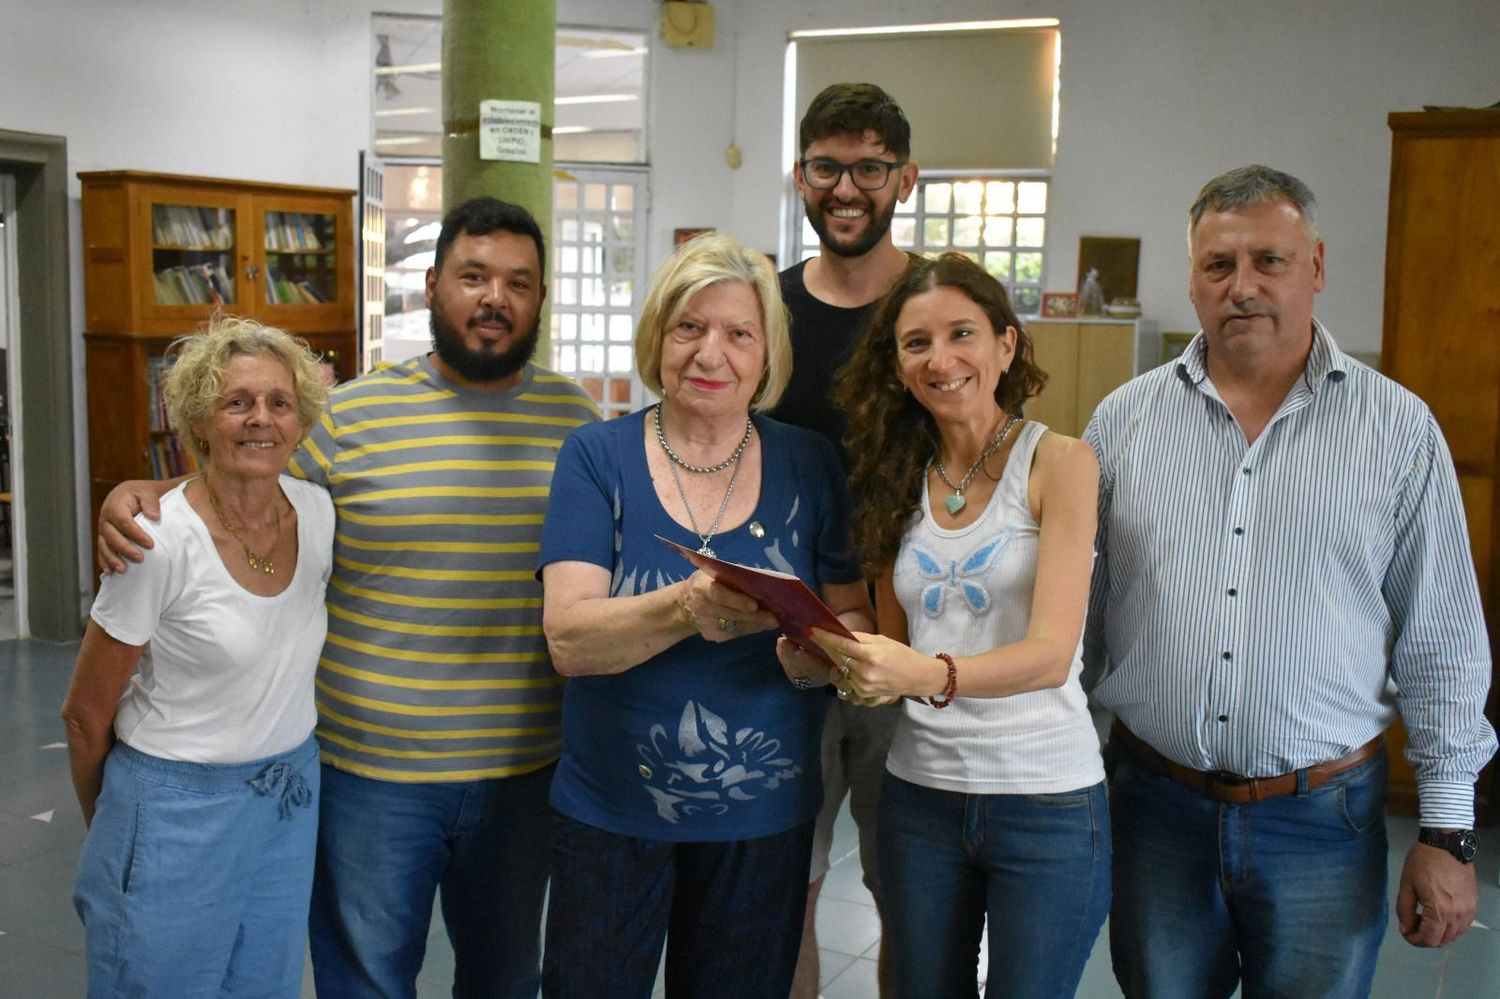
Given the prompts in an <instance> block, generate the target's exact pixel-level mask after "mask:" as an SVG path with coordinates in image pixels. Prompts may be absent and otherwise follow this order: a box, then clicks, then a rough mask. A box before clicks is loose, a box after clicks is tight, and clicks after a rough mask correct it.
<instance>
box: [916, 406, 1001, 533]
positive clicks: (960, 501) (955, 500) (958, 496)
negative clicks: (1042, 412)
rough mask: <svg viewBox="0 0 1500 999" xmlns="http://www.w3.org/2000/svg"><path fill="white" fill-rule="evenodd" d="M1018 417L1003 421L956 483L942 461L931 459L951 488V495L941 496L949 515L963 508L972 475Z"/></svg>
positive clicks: (946, 484)
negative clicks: (1002, 424)
mask: <svg viewBox="0 0 1500 999" xmlns="http://www.w3.org/2000/svg"><path fill="white" fill-rule="evenodd" d="M1020 419H1021V417H1020V415H1019V414H1018V415H1015V416H1012V417H1011V418H1010V419H1008V420H1006V421H1005V425H1004V426H1003V427H1001V428H1000V430H999V431H998V432H997V433H996V434H995V436H994V437H991V438H990V443H989V446H988V447H986V448H985V449H984V451H983V452H981V453H980V455H979V460H978V461H976V462H974V464H972V465H970V466H969V471H968V473H967V474H966V475H965V476H964V477H963V478H962V479H960V480H959V481H958V484H957V485H954V484H953V480H952V479H950V478H948V472H947V470H946V469H944V468H943V463H942V462H941V461H940V460H938V459H937V458H935V457H934V458H933V459H932V467H933V468H935V469H937V473H938V478H940V479H942V480H943V485H945V486H947V487H948V488H949V489H952V490H953V495H951V496H944V497H943V506H944V507H945V508H946V509H947V511H948V513H949V515H951V516H954V517H956V516H958V511H960V510H962V509H963V508H964V504H966V503H967V502H968V501H967V500H965V499H964V490H965V489H967V488H969V483H971V482H973V481H974V476H976V475H978V474H979V470H980V469H981V468H983V467H984V463H985V462H987V461H989V460H990V456H991V455H992V454H994V453H995V452H996V451H998V450H999V449H1000V445H1001V444H1003V443H1005V438H1006V437H1008V436H1010V431H1011V428H1012V427H1014V426H1015V425H1016V424H1017V423H1018V422H1019V421H1020Z"/></svg>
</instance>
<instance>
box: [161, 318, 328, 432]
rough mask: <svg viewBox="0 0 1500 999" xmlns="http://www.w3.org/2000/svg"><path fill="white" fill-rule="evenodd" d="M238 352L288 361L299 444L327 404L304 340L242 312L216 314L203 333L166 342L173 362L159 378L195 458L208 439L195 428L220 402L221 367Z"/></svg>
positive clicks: (315, 363) (170, 411)
mask: <svg viewBox="0 0 1500 999" xmlns="http://www.w3.org/2000/svg"><path fill="white" fill-rule="evenodd" d="M237 354H251V355H255V354H261V355H266V356H269V357H274V358H276V360H278V361H280V362H281V363H282V364H284V365H286V369H287V371H288V372H289V373H290V374H291V376H292V391H293V392H294V393H295V394H296V396H297V422H298V423H299V424H300V425H301V428H302V433H301V436H299V437H298V440H297V442H298V443H299V444H300V443H301V442H302V438H305V437H306V436H307V432H308V431H309V430H311V429H312V425H313V424H314V423H315V422H317V419H318V417H319V416H321V415H322V414H323V407H324V406H326V405H327V404H328V387H327V385H326V384H325V383H324V381H323V366H322V364H321V363H319V361H318V358H317V355H315V354H314V353H313V352H312V350H311V349H310V348H309V347H308V346H307V342H306V341H305V340H303V339H302V338H301V337H296V336H293V335H292V334H290V333H288V332H286V331H285V330H279V329H276V328H275V327H272V326H264V325H262V324H260V323H258V322H256V321H255V320H253V319H245V318H244V317H242V316H214V317H213V318H212V319H210V320H209V321H208V325H207V326H205V327H204V328H203V330H202V332H199V333H194V334H192V335H190V336H184V337H179V338H177V339H176V340H173V341H172V343H171V345H170V346H168V347H167V353H166V356H167V359H168V360H169V361H170V362H171V364H172V366H171V367H170V368H169V369H168V370H167V373H166V374H165V375H164V376H163V377H162V380H161V393H162V400H163V401H164V402H165V403H166V407H167V419H168V420H169V421H170V422H171V424H172V430H173V431H174V432H175V433H176V434H177V438H178V439H179V440H181V441H182V442H183V443H185V444H186V445H187V446H188V447H189V448H190V449H191V450H192V452H193V454H194V455H196V456H197V458H198V460H199V461H203V460H204V459H205V458H207V457H208V442H207V441H205V440H203V439H202V438H201V437H199V436H198V434H197V432H196V431H195V430H194V429H193V427H194V425H195V424H197V423H198V422H199V421H201V420H203V419H204V418H205V417H207V416H208V415H209V413H210V412H211V411H212V410H213V408H214V404H215V403H217V402H218V399H219V396H220V394H222V393H223V391H224V366H225V365H226V364H228V363H229V359H230V358H232V357H234V356H235V355H237Z"/></svg>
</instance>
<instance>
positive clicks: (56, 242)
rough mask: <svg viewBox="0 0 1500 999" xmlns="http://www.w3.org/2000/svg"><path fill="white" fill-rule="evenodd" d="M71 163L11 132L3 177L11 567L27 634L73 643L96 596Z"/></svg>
mask: <svg viewBox="0 0 1500 999" xmlns="http://www.w3.org/2000/svg"><path fill="white" fill-rule="evenodd" d="M67 159H68V152H67V141H66V140H65V139H63V138H62V137H61V136H55V135H41V134H38V133H34V132H13V131H9V130H7V129H0V176H5V177H7V178H9V179H10V180H11V182H12V183H10V184H8V185H7V191H8V195H7V196H8V198H9V199H10V200H9V205H10V209H9V210H8V211H7V212H6V225H5V228H4V229H3V230H0V232H3V233H4V234H5V235H4V237H3V245H4V246H5V247H6V249H5V250H4V251H3V253H4V261H5V264H4V275H5V276H4V281H3V283H0V289H3V290H0V309H3V310H4V313H5V316H4V322H5V324H6V333H7V337H8V342H7V345H6V346H7V348H8V349H7V350H6V364H5V372H4V375H3V377H0V388H3V390H4V393H5V396H6V404H7V409H8V411H9V413H10V418H11V420H10V426H9V431H10V432H9V437H10V449H9V452H8V456H9V457H10V458H12V459H13V460H12V461H10V462H9V468H8V472H9V474H10V476H11V481H10V486H11V488H10V490H9V492H10V493H11V496H12V498H13V502H12V504H11V513H12V515H13V516H12V520H11V524H10V534H11V539H12V542H13V543H14V544H15V546H16V547H15V550H16V552H17V554H19V556H20V558H19V561H14V562H13V563H12V568H11V574H12V578H13V579H20V580H22V582H21V586H20V587H19V588H18V589H19V592H20V593H21V594H22V597H23V600H24V603H23V604H21V605H20V606H19V607H17V610H18V611H19V612H20V613H19V614H18V617H17V625H18V627H17V632H18V634H20V635H30V636H32V637H35V638H43V639H47V640H49V641H62V642H70V641H76V640H77V638H78V636H79V633H80V632H81V630H82V626H83V618H84V616H83V609H84V606H85V601H86V599H87V598H88V597H89V596H91V595H92V586H90V587H89V592H87V593H86V592H85V591H84V589H83V587H82V586H81V585H80V584H81V583H82V581H83V580H84V579H86V578H87V576H86V575H85V569H84V566H85V564H86V563H85V554H86V553H85V548H84V543H83V537H82V530H83V522H84V520H85V519H86V518H87V514H86V513H85V512H84V504H83V503H82V502H81V501H80V491H79V488H78V484H79V482H80V480H81V479H82V478H83V477H84V471H83V469H82V467H81V465H80V464H79V461H78V450H77V448H76V446H75V439H74V427H75V425H76V420H77V417H76V410H77V409H78V407H79V404H80V403H81V397H79V394H78V393H77V392H76V391H75V388H74V381H75V378H74V371H73V339H74V336H75V334H74V333H73V331H72V330H71V323H70V321H69V301H70V300H69V294H68V167H67ZM22 372H24V373H25V376H24V377H21V376H20V375H21V373H22ZM23 462H24V463H25V469H24V472H23V471H22V468H21V466H22V463H23ZM17 510H20V511H21V519H19V520H18V519H16V518H15V516H14V514H15V513H16V511H17ZM18 569H19V570H22V571H19V572H18V571H17V570H18Z"/></svg>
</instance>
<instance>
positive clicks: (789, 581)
mask: <svg viewBox="0 0 1500 999" xmlns="http://www.w3.org/2000/svg"><path fill="white" fill-rule="evenodd" d="M656 540H657V541H660V542H661V543H662V544H664V545H666V546H667V547H668V548H671V549H672V550H673V551H675V552H677V554H679V555H681V556H682V557H683V558H685V559H687V560H688V561H689V562H691V563H692V564H693V566H694V567H696V568H698V569H701V570H703V571H704V572H705V573H707V574H708V576H710V577H711V578H712V579H713V580H714V582H716V583H723V584H724V585H725V586H728V587H729V588H730V589H734V590H738V591H740V592H741V593H744V594H746V595H747V596H751V597H754V598H755V600H756V602H757V603H759V604H760V605H761V607H763V608H764V609H766V610H768V611H770V612H771V613H772V614H774V615H776V623H777V624H778V625H780V627H781V633H782V634H783V635H785V636H786V637H787V638H789V639H791V641H792V642H794V643H795V644H796V645H797V647H798V648H801V649H803V650H805V651H807V652H810V653H811V654H812V655H814V656H816V657H818V658H819V659H821V660H823V661H824V662H826V663H828V664H829V665H830V666H831V665H833V662H832V660H830V659H829V658H828V656H827V655H825V654H824V652H823V650H822V649H820V648H818V646H817V644H816V643H815V642H814V641H813V640H812V630H813V629H814V628H821V629H822V630H824V631H830V632H832V633H833V634H835V635H842V636H843V637H845V638H853V637H854V635H853V634H852V633H851V632H850V631H849V629H848V628H846V627H844V622H842V621H840V620H839V619H838V616H837V615H835V614H834V613H833V611H832V610H830V609H829V607H828V605H827V604H825V603H824V602H823V601H822V600H821V599H820V598H819V597H818V595H817V594H816V593H814V592H813V591H812V590H810V589H808V586H807V584H806V583H804V582H802V580H800V579H798V578H797V577H796V576H793V575H792V574H791V573H787V572H777V571H776V570H775V569H760V568H756V567H755V566H752V565H741V564H740V563H738V562H729V561H726V560H725V559H721V558H717V557H715V556H712V555H705V554H703V553H702V552H700V551H694V550H693V549H691V548H689V547H687V546H686V545H679V544H678V543H677V542H675V541H669V540H668V539H666V538H664V537H662V536H661V535H660V534H658V535H656Z"/></svg>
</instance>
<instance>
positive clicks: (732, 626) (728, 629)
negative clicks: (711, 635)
mask: <svg viewBox="0 0 1500 999" xmlns="http://www.w3.org/2000/svg"><path fill="white" fill-rule="evenodd" d="M719 630H720V631H722V632H723V633H724V634H726V635H732V634H734V633H735V632H736V631H739V630H740V623H739V622H738V621H732V620H730V619H729V618H727V617H721V618H719Z"/></svg>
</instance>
